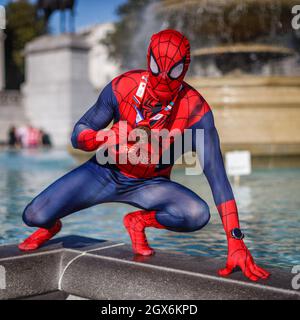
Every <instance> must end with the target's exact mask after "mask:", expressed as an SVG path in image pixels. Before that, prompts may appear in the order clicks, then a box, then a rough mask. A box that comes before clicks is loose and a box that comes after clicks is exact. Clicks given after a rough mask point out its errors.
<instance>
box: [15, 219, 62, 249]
mask: <svg viewBox="0 0 300 320" xmlns="http://www.w3.org/2000/svg"><path fill="white" fill-rule="evenodd" d="M61 227H62V223H61V222H60V220H57V221H56V222H55V225H54V226H53V227H52V228H50V229H44V228H40V229H38V230H37V231H35V232H34V233H33V234H32V235H31V236H29V237H28V238H27V239H26V240H24V241H23V242H22V243H20V244H19V249H20V250H22V251H31V250H36V249H38V248H39V247H40V246H41V245H43V244H44V243H45V242H47V241H48V240H50V239H51V238H53V237H54V236H55V235H56V234H57V233H58V232H59V231H60V230H61Z"/></svg>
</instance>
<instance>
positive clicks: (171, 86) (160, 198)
mask: <svg viewBox="0 0 300 320" xmlns="http://www.w3.org/2000/svg"><path fill="white" fill-rule="evenodd" d="M147 62H148V64H147V65H148V67H147V70H133V71H129V72H126V73H124V74H122V75H120V76H118V77H117V78H115V79H113V80H112V81H111V82H110V83H109V84H108V85H107V86H106V87H105V88H104V89H103V91H102V93H101V94H100V96H99V98H98V101H97V102H96V104H95V105H94V106H93V107H92V108H91V109H89V110H88V111H87V112H86V113H85V114H84V115H83V117H82V118H81V119H80V120H79V121H78V122H77V124H76V125H75V127H74V131H73V134H72V144H73V146H74V148H78V149H81V150H84V151H94V150H97V149H99V148H100V149H101V148H103V147H104V146H105V145H109V143H108V140H107V139H104V138H103V136H104V135H105V136H106V138H107V135H108V133H107V132H108V131H107V130H104V129H105V128H106V127H107V125H108V124H109V123H110V122H111V121H113V123H114V125H113V126H112V128H111V130H110V132H111V133H113V134H115V137H116V139H115V140H114V141H115V142H114V143H113V144H114V145H112V146H110V147H115V148H114V150H115V152H116V154H117V157H116V159H117V161H115V163H111V162H110V161H108V162H107V163H100V162H99V159H98V157H97V156H94V157H92V158H91V159H90V160H89V161H87V162H86V163H84V164H83V165H81V166H80V167H78V168H76V169H74V170H73V171H71V172H69V173H68V174H66V175H65V176H63V177H62V178H60V179H59V180H57V181H55V182H54V183H53V184H51V185H50V186H49V187H48V188H47V189H45V190H44V191H43V192H42V193H40V194H39V195H38V196H37V197H36V198H35V199H33V201H32V202H31V203H30V204H28V206H27V207H26V208H25V211H24V214H23V219H24V222H25V223H26V224H27V225H28V226H31V227H39V228H40V229H38V230H37V231H35V232H34V233H33V234H32V235H31V236H30V237H29V238H27V239H26V240H25V241H24V242H23V243H21V244H20V245H19V248H20V249H21V250H25V251H26V250H34V249H37V248H38V247H40V246H41V245H42V244H43V243H45V242H46V241H48V240H49V239H50V238H52V237H53V236H54V235H55V234H57V233H58V232H59V231H60V229H61V227H62V224H61V219H62V218H64V217H65V216H67V215H69V214H71V213H73V212H76V211H79V210H82V209H85V208H88V207H91V206H94V205H97V204H101V203H107V202H120V203H126V204H130V205H133V206H135V207H137V208H138V209H139V210H138V211H135V212H132V213H129V214H127V215H126V216H125V218H124V225H125V227H126V229H127V231H128V233H129V235H130V238H131V241H132V247H133V251H134V252H135V253H136V254H140V255H151V254H153V253H154V251H153V249H152V248H151V247H150V246H149V245H148V243H147V239H146V235H145V229H146V228H149V227H152V228H159V229H168V230H172V231H174V232H191V231H196V230H200V229H201V228H203V227H204V226H205V225H206V224H207V223H208V221H209V218H210V213H209V207H208V205H207V204H206V202H205V201H204V200H203V199H201V198H200V197H199V196H198V195H197V194H195V193H194V192H193V191H191V190H189V189H188V188H186V187H185V186H183V185H180V184H178V183H176V182H173V181H171V180H170V172H171V169H172V165H173V163H174V161H170V162H169V163H168V164H165V163H163V162H162V161H157V162H155V163H154V164H153V163H151V162H150V163H147V161H146V162H145V161H140V163H131V162H130V161H127V162H125V163H123V162H122V161H119V159H120V157H119V156H120V154H121V153H122V152H123V153H124V145H123V144H122V141H123V140H124V139H123V138H124V137H127V136H128V135H129V134H130V133H131V131H132V130H135V129H136V128H140V129H142V131H143V132H145V133H147V135H149V134H150V135H151V132H152V131H155V130H156V132H160V131H161V130H163V129H164V130H165V129H167V130H169V132H171V131H172V130H177V132H180V133H181V134H182V136H183V135H184V134H185V132H186V129H189V130H190V132H191V133H192V134H191V137H192V143H191V147H192V150H194V151H197V139H196V136H197V134H196V132H197V129H202V130H203V131H202V132H204V143H203V147H202V149H203V150H202V152H203V155H204V159H203V161H202V165H203V170H204V174H205V176H206V178H207V180H208V182H209V184H210V187H211V190H212V193H213V197H214V200H215V203H216V206H217V208H218V211H219V214H220V217H221V220H222V223H223V227H224V230H225V233H226V236H227V241H228V258H227V264H226V267H225V268H224V269H222V270H219V274H220V275H222V276H227V275H229V274H230V273H231V272H232V270H233V268H235V267H237V266H238V267H240V268H241V269H242V271H243V272H244V274H245V276H246V277H248V278H249V279H251V280H253V281H256V280H258V279H260V278H263V279H265V278H267V277H268V276H269V273H268V272H267V271H265V270H263V269H262V268H260V267H259V266H257V265H256V264H255V263H254V261H253V258H252V256H251V254H250V252H249V250H248V249H247V247H246V245H245V244H244V242H243V237H244V235H243V233H242V231H241V230H240V226H239V219H238V211H237V207H236V203H235V200H234V196H233V193H232V190H231V186H230V184H229V181H228V179H227V176H226V172H225V170H224V165H223V160H222V155H221V151H220V145H219V138H218V133H217V130H216V128H215V125H214V119H213V114H212V111H211V109H210V107H209V105H208V104H207V102H206V101H205V100H204V98H203V97H202V96H201V95H200V93H199V92H197V91H196V90H195V89H194V88H192V87H191V86H190V85H188V84H187V83H186V82H184V81H183V79H184V76H185V74H186V72H187V70H188V67H189V64H190V45H189V41H188V39H187V38H186V37H185V36H183V35H182V34H181V33H179V32H177V31H175V30H164V31H161V32H159V33H157V34H154V35H153V36H152V38H151V40H150V45H149V48H148V55H147ZM124 121H126V123H127V131H126V133H125V134H120V132H121V131H120V123H122V122H124ZM154 129H155V130H154ZM146 140H147V139H146ZM151 141H152V140H151ZM169 143H170V144H169V146H167V147H166V146H165V144H163V143H162V145H161V146H160V149H159V151H158V152H156V155H159V157H162V155H163V152H164V150H165V149H172V148H171V147H172V143H174V141H173V142H172V141H171V139H170V140H169ZM144 144H146V145H147V146H148V145H149V144H150V142H149V140H147V142H145V141H144ZM107 148H109V146H107ZM126 150H127V151H128V153H130V152H132V150H135V145H132V144H128V145H127V149H126ZM147 150H151V147H150V149H147ZM149 153H150V154H151V151H149ZM171 158H172V157H171ZM173 158H174V157H173ZM173 160H174V159H173Z"/></svg>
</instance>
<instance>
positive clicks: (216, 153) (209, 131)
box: [191, 111, 234, 206]
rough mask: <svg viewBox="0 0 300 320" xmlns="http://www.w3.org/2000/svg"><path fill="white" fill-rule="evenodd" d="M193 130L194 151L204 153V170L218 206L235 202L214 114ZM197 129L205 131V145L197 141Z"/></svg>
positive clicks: (193, 127)
mask: <svg viewBox="0 0 300 320" xmlns="http://www.w3.org/2000/svg"><path fill="white" fill-rule="evenodd" d="M191 129H192V130H193V132H192V136H193V141H192V146H193V151H196V152H197V153H198V155H199V156H200V154H199V153H201V152H204V155H202V156H203V157H202V159H203V161H204V163H202V168H203V172H204V174H205V176H206V178H207V180H208V183H209V185H210V187H211V190H212V193H213V197H214V201H215V203H216V205H217V206H218V205H219V204H221V203H223V202H226V201H228V200H233V199H234V196H233V193H232V189H231V186H230V183H229V180H228V178H227V174H226V171H225V168H224V162H223V157H222V153H221V149H220V140H219V135H218V132H217V129H216V127H215V124H214V118H213V114H212V112H211V111H209V112H207V113H206V114H205V115H204V116H203V117H202V118H201V120H199V121H198V122H197V123H196V124H195V125H193V126H192V128H191ZM196 129H203V134H204V145H203V143H201V142H200V141H196V140H197V139H196ZM202 141H203V140H202Z"/></svg>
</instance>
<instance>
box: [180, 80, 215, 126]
mask: <svg viewBox="0 0 300 320" xmlns="http://www.w3.org/2000/svg"><path fill="white" fill-rule="evenodd" d="M180 98H181V99H180V105H179V112H180V113H181V116H182V117H185V118H187V119H188V123H187V127H191V126H193V125H194V124H195V123H197V122H198V121H200V120H201V119H202V118H203V116H204V115H205V114H207V113H208V112H209V111H211V109H210V106H209V105H208V103H207V102H206V101H205V99H204V98H203V96H202V95H201V94H200V93H199V92H198V91H197V90H196V89H195V88H193V87H192V86H190V85H189V84H187V83H186V82H184V86H183V89H182V91H181V94H180Z"/></svg>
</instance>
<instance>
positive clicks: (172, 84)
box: [147, 30, 190, 104]
mask: <svg viewBox="0 0 300 320" xmlns="http://www.w3.org/2000/svg"><path fill="white" fill-rule="evenodd" d="M147 60H148V72H149V91H150V93H151V94H152V95H153V96H154V97H156V98H157V99H158V100H159V101H160V102H162V103H164V104H166V103H168V102H170V101H171V100H172V99H174V98H175V97H176V95H177V93H178V92H179V90H180V87H181V85H182V82H183V79H184V76H185V74H186V72H187V70H188V68H189V64H190V43H189V41H188V39H187V38H186V37H185V36H184V35H182V34H181V33H180V32H178V31H175V30H163V31H160V32H158V33H156V34H154V35H153V36H152V37H151V40H150V44H149V48H148V55H147Z"/></svg>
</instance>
